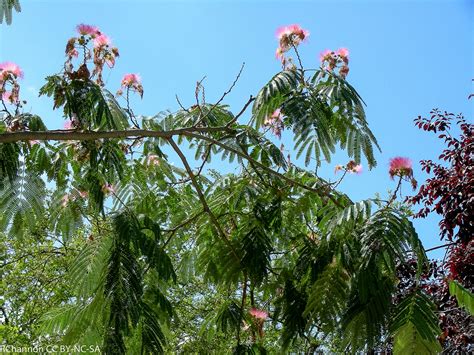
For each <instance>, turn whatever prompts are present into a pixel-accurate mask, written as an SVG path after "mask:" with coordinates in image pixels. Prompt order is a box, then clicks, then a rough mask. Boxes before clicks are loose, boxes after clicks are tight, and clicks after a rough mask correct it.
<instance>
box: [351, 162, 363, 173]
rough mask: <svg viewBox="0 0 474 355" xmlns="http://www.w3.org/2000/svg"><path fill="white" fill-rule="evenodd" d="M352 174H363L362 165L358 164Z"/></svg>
mask: <svg viewBox="0 0 474 355" xmlns="http://www.w3.org/2000/svg"><path fill="white" fill-rule="evenodd" d="M351 173H354V174H362V165H360V164H358V165H356V166H354V167H353V168H352V170H351Z"/></svg>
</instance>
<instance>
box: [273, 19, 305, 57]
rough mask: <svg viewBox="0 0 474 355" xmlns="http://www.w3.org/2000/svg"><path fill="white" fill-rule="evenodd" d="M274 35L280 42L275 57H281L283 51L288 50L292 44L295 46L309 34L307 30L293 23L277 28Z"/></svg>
mask: <svg viewBox="0 0 474 355" xmlns="http://www.w3.org/2000/svg"><path fill="white" fill-rule="evenodd" d="M276 36H277V38H278V41H279V42H280V46H279V48H278V49H277V58H281V57H283V53H285V52H287V51H289V50H290V49H291V47H292V46H297V45H299V44H300V43H301V41H304V40H306V38H308V36H309V31H307V30H304V29H302V28H301V27H300V26H299V25H296V24H295V25H289V26H283V27H280V28H278V29H277V31H276Z"/></svg>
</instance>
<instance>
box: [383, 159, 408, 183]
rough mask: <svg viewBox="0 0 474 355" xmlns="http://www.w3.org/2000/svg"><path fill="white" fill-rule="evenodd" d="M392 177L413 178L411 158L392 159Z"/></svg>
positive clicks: (390, 170)
mask: <svg viewBox="0 0 474 355" xmlns="http://www.w3.org/2000/svg"><path fill="white" fill-rule="evenodd" d="M388 172H389V174H390V177H391V178H392V179H393V177H394V176H409V177H412V176H413V169H412V162H411V160H410V159H409V158H404V157H395V158H392V159H390V169H389V171H388Z"/></svg>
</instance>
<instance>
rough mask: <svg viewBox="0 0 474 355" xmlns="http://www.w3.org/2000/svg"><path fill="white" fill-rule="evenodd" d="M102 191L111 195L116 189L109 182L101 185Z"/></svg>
mask: <svg viewBox="0 0 474 355" xmlns="http://www.w3.org/2000/svg"><path fill="white" fill-rule="evenodd" d="M102 192H103V193H104V194H106V195H112V194H115V192H116V190H115V186H113V185H111V184H104V185H103V186H102Z"/></svg>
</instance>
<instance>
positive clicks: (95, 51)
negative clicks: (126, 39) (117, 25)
mask: <svg viewBox="0 0 474 355" xmlns="http://www.w3.org/2000/svg"><path fill="white" fill-rule="evenodd" d="M76 31H77V33H78V37H72V38H70V39H69V40H68V42H67V45H66V56H67V58H68V59H67V60H66V63H65V70H66V72H67V73H69V74H70V77H71V78H76V79H89V78H90V77H94V76H96V82H97V84H99V85H104V82H103V80H102V72H103V70H104V65H107V66H108V67H109V68H113V67H114V65H115V59H116V58H117V57H119V51H118V49H117V47H114V46H112V41H111V40H110V38H109V37H108V36H107V35H106V34H104V33H102V32H101V31H100V30H99V28H98V27H96V26H91V25H86V24H80V25H77V27H76ZM89 44H92V50H91V49H90V48H89ZM80 52H81V53H83V58H82V64H81V66H80V67H79V69H78V70H77V71H76V72H74V71H73V64H72V60H73V58H77V57H79V53H80ZM91 59H92V61H93V63H94V69H93V71H92V75H91V74H90V72H89V70H88V69H87V62H88V61H89V60H91Z"/></svg>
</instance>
